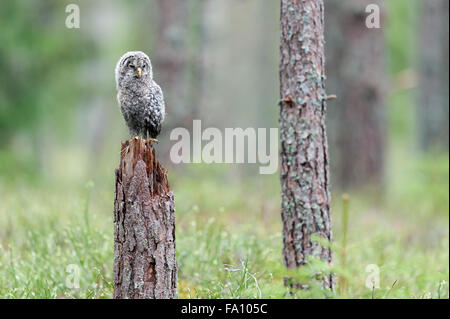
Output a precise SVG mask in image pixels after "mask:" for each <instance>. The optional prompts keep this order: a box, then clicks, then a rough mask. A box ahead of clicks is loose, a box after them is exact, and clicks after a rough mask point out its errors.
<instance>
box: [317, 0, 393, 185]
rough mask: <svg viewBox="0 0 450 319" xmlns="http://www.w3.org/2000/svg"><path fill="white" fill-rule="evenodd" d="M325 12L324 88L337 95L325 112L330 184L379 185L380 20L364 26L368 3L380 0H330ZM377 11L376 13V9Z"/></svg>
mask: <svg viewBox="0 0 450 319" xmlns="http://www.w3.org/2000/svg"><path fill="white" fill-rule="evenodd" d="M327 3H328V5H327V9H326V11H325V20H326V21H327V23H326V33H325V35H326V43H327V45H326V56H327V61H328V65H330V67H329V68H328V71H327V78H328V80H327V83H329V85H327V87H328V88H329V90H330V91H329V92H330V93H335V94H336V95H337V100H335V101H334V102H333V105H332V107H331V110H330V112H329V113H330V118H331V119H332V121H331V122H330V130H329V132H330V136H331V139H330V152H331V156H332V157H333V158H334V159H335V160H334V161H333V164H332V172H333V173H334V174H333V177H334V178H333V184H334V185H337V186H340V187H342V188H344V189H345V188H356V187H360V186H364V185H370V184H373V185H380V184H382V182H383V178H384V162H385V144H386V133H385V132H386V123H385V122H386V121H385V93H386V88H385V86H384V83H386V82H387V77H386V72H385V69H386V68H385V58H384V52H385V38H384V31H383V30H384V28H385V26H384V24H383V20H381V28H379V29H376V28H373V29H369V28H367V26H366V23H365V20H366V18H367V16H368V15H369V13H366V12H365V9H366V6H367V5H368V4H377V5H378V6H379V7H380V8H382V7H383V4H382V1H380V0H346V1H342V0H330V1H329V2H327ZM381 14H382V11H381Z"/></svg>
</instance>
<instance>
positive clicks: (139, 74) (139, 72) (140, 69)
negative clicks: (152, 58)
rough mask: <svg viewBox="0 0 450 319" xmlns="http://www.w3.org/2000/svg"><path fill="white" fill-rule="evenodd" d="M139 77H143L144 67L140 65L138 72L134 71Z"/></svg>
mask: <svg viewBox="0 0 450 319" xmlns="http://www.w3.org/2000/svg"><path fill="white" fill-rule="evenodd" d="M134 73H135V74H136V75H137V76H138V77H139V78H141V77H142V68H141V67H140V66H139V67H138V68H137V69H136V72H134Z"/></svg>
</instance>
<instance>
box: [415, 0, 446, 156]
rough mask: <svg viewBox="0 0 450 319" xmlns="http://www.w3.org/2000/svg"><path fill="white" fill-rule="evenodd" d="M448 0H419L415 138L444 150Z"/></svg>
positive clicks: (423, 146) (425, 146)
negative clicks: (418, 53)
mask: <svg viewBox="0 0 450 319" xmlns="http://www.w3.org/2000/svg"><path fill="white" fill-rule="evenodd" d="M448 3H449V1H448V0H427V1H423V2H422V3H421V5H422V6H423V10H422V17H421V30H420V35H421V36H420V49H419V52H420V103H419V113H418V124H419V142H420V148H421V149H422V150H424V151H427V150H430V149H433V148H435V149H438V150H444V151H445V150H446V151H448V145H449V139H448V134H449V131H448V126H449V120H448V119H449V107H448V103H449V90H448V81H449V74H448V69H449V65H448V54H449V51H448V17H449V16H448V14H449V8H448Z"/></svg>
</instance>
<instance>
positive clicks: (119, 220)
mask: <svg viewBox="0 0 450 319" xmlns="http://www.w3.org/2000/svg"><path fill="white" fill-rule="evenodd" d="M176 297H177V264H176V258H175V205H174V196H173V192H172V191H171V190H170V188H169V183H168V180H167V170H166V169H165V168H163V167H162V166H161V164H160V163H159V162H158V161H157V160H156V154H155V150H154V149H153V147H152V146H151V144H150V143H147V142H145V141H144V140H142V139H140V138H133V139H131V140H129V141H125V142H123V143H122V151H121V159H120V166H119V168H118V169H116V190H115V198H114V298H138V299H142V298H156V299H162V298H164V299H167V298H176Z"/></svg>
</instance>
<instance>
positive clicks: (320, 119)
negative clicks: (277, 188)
mask: <svg viewBox="0 0 450 319" xmlns="http://www.w3.org/2000/svg"><path fill="white" fill-rule="evenodd" d="M280 49H281V61H280V92H281V101H282V102H281V110H280V143H281V151H280V158H281V168H280V170H281V171H280V178H281V189H282V207H281V215H282V220H283V244H284V247H283V258H284V263H285V265H286V266H287V267H288V268H290V269H294V268H296V267H299V266H303V265H306V264H307V259H308V257H317V258H320V259H321V260H323V261H325V262H327V263H331V262H332V258H333V257H332V252H331V250H330V249H329V248H327V247H325V246H323V245H320V244H319V243H317V241H314V240H313V239H312V236H313V235H317V236H320V237H321V238H323V239H325V240H326V241H332V232H331V216H330V193H329V174H328V146H327V135H326V130H325V113H326V103H325V102H326V94H325V88H324V80H325V70H324V64H325V61H324V39H323V2H322V0H282V1H281V47H280ZM321 279H322V282H323V286H324V287H325V288H333V284H334V278H333V276H332V275H331V274H325V275H324V276H322V278H321ZM289 285H291V286H294V287H298V288H305V285H304V284H303V283H298V282H295V283H292V282H290V283H289Z"/></svg>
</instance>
